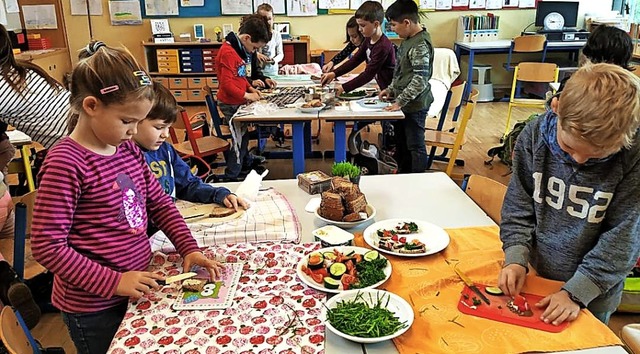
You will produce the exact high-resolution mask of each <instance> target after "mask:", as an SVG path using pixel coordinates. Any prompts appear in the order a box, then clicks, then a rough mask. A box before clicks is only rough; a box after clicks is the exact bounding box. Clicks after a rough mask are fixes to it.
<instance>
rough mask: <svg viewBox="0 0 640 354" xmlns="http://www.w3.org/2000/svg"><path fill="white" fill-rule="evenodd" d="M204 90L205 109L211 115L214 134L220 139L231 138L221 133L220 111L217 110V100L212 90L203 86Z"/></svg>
mask: <svg viewBox="0 0 640 354" xmlns="http://www.w3.org/2000/svg"><path fill="white" fill-rule="evenodd" d="M202 89H203V90H204V92H205V95H204V100H205V103H206V104H207V109H208V110H209V116H210V117H211V123H212V125H213V130H214V131H215V132H216V136H217V137H218V138H222V139H231V135H229V134H227V135H225V134H223V133H222V129H221V128H220V126H221V125H222V117H220V112H219V111H218V102H217V101H216V98H215V97H214V95H213V90H212V89H211V87H209V86H205V87H203V88H202Z"/></svg>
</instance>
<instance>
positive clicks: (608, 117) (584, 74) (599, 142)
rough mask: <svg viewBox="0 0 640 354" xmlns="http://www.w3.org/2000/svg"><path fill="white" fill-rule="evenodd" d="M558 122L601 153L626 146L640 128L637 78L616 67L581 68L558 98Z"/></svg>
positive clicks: (593, 65)
mask: <svg viewBox="0 0 640 354" xmlns="http://www.w3.org/2000/svg"><path fill="white" fill-rule="evenodd" d="M558 122H559V123H560V125H561V127H562V129H563V130H565V131H567V132H569V133H570V134H572V135H574V136H576V137H580V138H582V139H583V140H585V141H587V142H589V144H590V145H593V146H596V147H599V148H601V149H603V150H618V149H620V148H622V147H626V148H628V147H630V146H631V145H632V143H633V140H634V138H635V135H636V131H637V130H638V126H639V125H640V79H639V78H638V77H637V76H635V75H634V74H632V73H630V72H629V71H628V70H625V69H623V68H621V67H619V66H617V65H612V64H587V65H585V66H584V67H582V68H580V70H578V71H577V72H575V73H574V74H573V75H572V76H571V79H569V81H567V84H566V86H565V88H564V90H563V91H562V94H561V95H560V100H559V102H558Z"/></svg>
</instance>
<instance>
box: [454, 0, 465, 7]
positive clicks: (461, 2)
mask: <svg viewBox="0 0 640 354" xmlns="http://www.w3.org/2000/svg"><path fill="white" fill-rule="evenodd" d="M451 5H452V6H455V7H462V6H469V0H453V3H452V4H451Z"/></svg>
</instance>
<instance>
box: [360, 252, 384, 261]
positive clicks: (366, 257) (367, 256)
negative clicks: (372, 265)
mask: <svg viewBox="0 0 640 354" xmlns="http://www.w3.org/2000/svg"><path fill="white" fill-rule="evenodd" d="M379 257H380V253H378V251H369V252H367V253H365V254H364V257H363V258H364V260H365V261H367V262H371V261H375V260H376V259H378V258H379Z"/></svg>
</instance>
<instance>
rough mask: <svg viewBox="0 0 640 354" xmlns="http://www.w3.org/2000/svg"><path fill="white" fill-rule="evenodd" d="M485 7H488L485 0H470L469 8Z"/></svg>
mask: <svg viewBox="0 0 640 354" xmlns="http://www.w3.org/2000/svg"><path fill="white" fill-rule="evenodd" d="M534 1H535V0H534ZM485 7H486V2H485V0H471V1H469V9H484V8H485Z"/></svg>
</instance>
